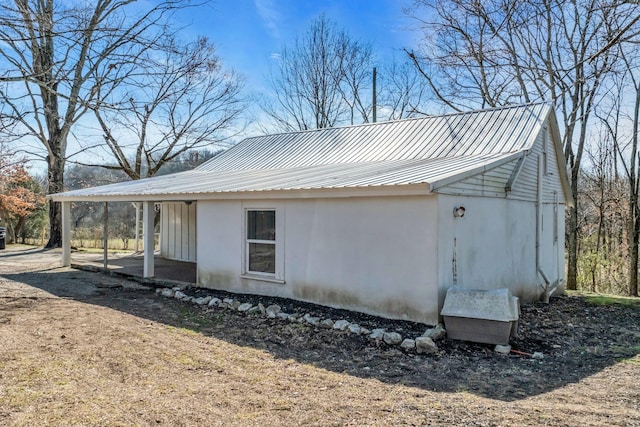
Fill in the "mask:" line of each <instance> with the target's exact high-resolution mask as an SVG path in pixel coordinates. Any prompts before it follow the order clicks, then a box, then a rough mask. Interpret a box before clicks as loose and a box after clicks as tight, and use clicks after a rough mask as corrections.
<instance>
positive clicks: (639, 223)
mask: <svg viewBox="0 0 640 427" xmlns="http://www.w3.org/2000/svg"><path fill="white" fill-rule="evenodd" d="M635 203H637V201H635ZM634 207H635V209H634ZM631 209H632V212H633V213H632V216H631V221H633V229H632V232H631V259H630V260H629V295H631V296H635V297H637V296H638V242H639V241H640V212H638V209H637V205H636V206H632V208H631Z"/></svg>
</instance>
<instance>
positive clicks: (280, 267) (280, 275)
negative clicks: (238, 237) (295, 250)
mask: <svg viewBox="0 0 640 427" xmlns="http://www.w3.org/2000/svg"><path fill="white" fill-rule="evenodd" d="M251 211H272V212H275V215H276V218H275V220H276V239H275V240H259V239H249V238H248V230H247V228H248V223H249V212H251ZM242 216H243V218H242V222H243V226H242V230H243V233H242V240H243V245H242V248H243V251H242V252H243V253H242V275H241V277H242V278H245V279H254V280H262V281H266V282H273V283H284V210H283V209H281V208H278V207H274V206H268V207H265V206H262V205H253V204H249V205H247V206H244V207H243V209H242ZM252 243H257V244H270V245H274V246H275V273H265V272H262V271H251V270H249V245H250V244H252Z"/></svg>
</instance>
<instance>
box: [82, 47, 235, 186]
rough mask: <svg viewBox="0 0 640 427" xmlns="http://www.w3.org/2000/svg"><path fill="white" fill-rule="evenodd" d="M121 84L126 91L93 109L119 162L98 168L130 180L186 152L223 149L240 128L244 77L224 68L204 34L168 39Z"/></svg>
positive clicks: (107, 145) (145, 56) (154, 171)
mask: <svg viewBox="0 0 640 427" xmlns="http://www.w3.org/2000/svg"><path fill="white" fill-rule="evenodd" d="M123 83H124V86H125V88H126V89H127V90H122V91H120V92H119V93H121V94H120V95H119V98H118V101H117V102H116V101H113V102H110V103H109V104H107V105H105V104H97V105H96V107H95V108H93V111H94V113H95V117H96V119H97V121H98V123H99V124H100V127H101V130H102V132H103V134H104V141H105V145H104V146H103V148H104V149H107V150H108V151H109V154H111V155H113V156H114V157H115V159H116V162H117V164H116V165H111V166H110V165H104V164H103V165H99V164H97V165H94V166H101V167H104V168H109V169H121V170H123V171H124V172H125V173H126V174H127V175H128V176H129V177H130V178H131V179H140V178H143V177H150V176H153V175H155V174H156V173H157V172H158V171H159V170H160V168H161V167H162V166H163V165H165V164H166V163H167V162H170V161H172V160H173V159H176V158H178V157H179V156H180V155H182V154H183V153H185V152H187V151H188V150H192V149H197V148H200V147H203V146H204V145H212V144H216V145H217V146H218V148H220V147H221V145H223V144H225V143H226V141H227V140H228V139H229V138H230V137H231V136H233V135H234V134H235V133H237V131H238V129H235V128H234V125H236V124H237V123H238V121H239V117H240V115H241V113H242V112H243V109H244V100H243V99H242V98H241V97H240V93H241V89H242V83H243V81H242V78H240V77H239V76H238V75H237V74H235V73H234V72H233V71H227V70H225V69H223V68H222V65H221V61H220V58H218V56H217V55H216V53H215V48H214V46H213V45H212V44H211V43H210V42H209V41H208V40H207V39H206V38H200V39H198V40H197V41H195V42H193V43H188V44H186V45H182V44H180V43H179V42H178V41H177V40H176V39H175V38H173V37H170V38H168V39H167V40H165V41H164V42H163V43H162V44H161V45H159V46H158V48H157V49H148V50H147V51H146V52H145V54H144V60H143V61H141V62H140V64H139V70H138V71H137V72H136V73H135V74H133V75H130V76H128V77H127V78H126V79H125V80H124V82H123ZM114 98H115V95H114V96H112V97H111V99H114Z"/></svg>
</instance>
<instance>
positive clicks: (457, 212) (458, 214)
mask: <svg viewBox="0 0 640 427" xmlns="http://www.w3.org/2000/svg"><path fill="white" fill-rule="evenodd" d="M465 210H466V209H465V208H464V206H456V207H455V208H453V216H454V217H455V218H462V217H463V216H464V211H465Z"/></svg>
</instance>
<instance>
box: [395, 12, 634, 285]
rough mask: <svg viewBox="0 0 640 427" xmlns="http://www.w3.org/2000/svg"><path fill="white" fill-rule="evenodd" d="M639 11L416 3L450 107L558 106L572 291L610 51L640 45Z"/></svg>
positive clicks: (428, 61) (432, 66)
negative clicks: (585, 163) (635, 23)
mask: <svg viewBox="0 0 640 427" xmlns="http://www.w3.org/2000/svg"><path fill="white" fill-rule="evenodd" d="M636 9H637V6H636V5H633V4H629V3H626V2H621V1H617V0H610V1H606V2H602V1H599V0H578V1H565V0H542V1H533V0H532V1H515V0H490V1H486V2H485V1H483V2H480V1H472V2H467V1H463V0H453V1H444V0H436V1H433V2H432V1H427V0H417V1H416V2H415V9H414V16H415V17H416V18H417V19H418V21H419V23H420V25H421V28H422V31H423V32H424V35H425V45H424V46H423V48H422V49H421V50H420V51H419V52H415V51H408V52H407V53H408V54H409V56H410V58H411V59H412V60H413V62H414V64H415V66H416V67H417V69H418V70H419V71H420V73H421V74H422V75H423V76H424V78H425V79H426V81H427V82H428V84H429V86H430V89H431V90H432V92H433V93H434V95H435V96H436V97H437V98H438V99H439V100H440V102H442V103H443V104H445V105H447V106H448V107H449V108H452V109H455V110H458V109H460V108H461V107H463V106H464V107H468V106H469V105H470V104H471V105H475V106H480V107H485V106H488V107H495V106H501V105H506V104H510V103H516V102H517V103H521V102H532V101H538V100H548V101H552V102H554V103H555V105H556V108H557V109H558V111H559V115H560V121H561V124H562V126H563V131H564V132H563V133H562V134H563V135H562V136H563V144H564V153H565V157H566V159H567V163H568V166H569V168H570V180H571V187H572V196H573V198H574V200H575V204H574V207H572V208H570V211H569V225H568V227H567V231H568V234H569V239H568V252H569V262H568V264H569V265H568V277H567V287H568V288H569V289H575V288H576V284H577V256H578V246H577V242H578V209H579V203H578V201H579V200H578V194H579V193H578V184H579V176H580V166H581V163H582V157H583V153H584V147H585V142H586V138H587V131H588V124H589V122H590V119H591V116H592V113H593V108H594V105H595V103H596V101H597V99H598V98H597V97H598V95H599V88H600V85H601V84H602V81H603V79H604V78H605V77H606V76H607V73H608V72H609V71H610V70H611V67H612V64H613V63H614V61H615V59H616V56H615V52H614V51H613V50H612V49H610V47H609V48H607V49H604V48H605V47H607V46H608V45H609V42H610V41H611V40H613V39H614V38H615V37H616V36H618V35H619V34H620V33H621V32H622V31H625V38H627V37H631V36H632V34H631V32H629V31H628V29H626V28H627V26H628V25H629V23H630V22H632V20H633V19H634V16H635V15H636V14H637V11H636V13H633V11H634V10H636ZM425 12H426V13H425ZM422 16H429V17H428V18H421V17H422Z"/></svg>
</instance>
